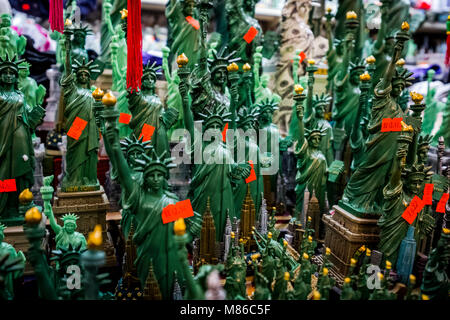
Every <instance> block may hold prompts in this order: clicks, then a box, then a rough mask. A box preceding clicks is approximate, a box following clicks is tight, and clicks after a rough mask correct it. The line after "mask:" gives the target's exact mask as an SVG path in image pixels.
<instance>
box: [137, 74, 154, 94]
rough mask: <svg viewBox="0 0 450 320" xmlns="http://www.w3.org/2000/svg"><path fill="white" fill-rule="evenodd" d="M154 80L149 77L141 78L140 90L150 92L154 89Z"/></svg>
mask: <svg viewBox="0 0 450 320" xmlns="http://www.w3.org/2000/svg"><path fill="white" fill-rule="evenodd" d="M155 82H156V79H155V78H154V77H153V76H151V75H145V76H144V77H142V84H141V86H142V89H144V90H150V89H154V88H155Z"/></svg>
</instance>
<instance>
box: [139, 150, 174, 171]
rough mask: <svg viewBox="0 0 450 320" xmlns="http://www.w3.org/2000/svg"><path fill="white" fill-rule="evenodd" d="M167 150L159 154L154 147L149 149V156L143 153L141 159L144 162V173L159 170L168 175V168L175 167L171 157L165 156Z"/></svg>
mask: <svg viewBox="0 0 450 320" xmlns="http://www.w3.org/2000/svg"><path fill="white" fill-rule="evenodd" d="M166 153H167V151H164V152H163V153H162V154H161V155H158V154H157V153H156V151H155V149H153V148H152V149H151V151H150V156H148V155H146V154H143V155H142V157H143V161H144V163H145V167H144V175H147V174H148V173H150V172H152V171H154V170H159V171H162V172H164V173H165V174H166V177H168V176H169V169H171V168H174V167H176V165H175V164H174V163H172V160H173V158H169V157H165V155H166Z"/></svg>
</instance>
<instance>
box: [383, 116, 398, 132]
mask: <svg viewBox="0 0 450 320" xmlns="http://www.w3.org/2000/svg"><path fill="white" fill-rule="evenodd" d="M402 120H403V118H393V119H391V118H384V119H383V120H382V121H381V132H396V131H402V124H401V122H402Z"/></svg>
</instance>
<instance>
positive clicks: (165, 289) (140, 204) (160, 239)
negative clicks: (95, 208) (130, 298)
mask: <svg viewBox="0 0 450 320" xmlns="http://www.w3.org/2000/svg"><path fill="white" fill-rule="evenodd" d="M125 192H126V191H125ZM176 202H178V198H177V196H176V195H175V194H173V193H170V192H168V191H164V193H163V195H162V196H161V197H160V198H156V197H154V196H152V195H151V194H150V193H149V192H148V191H146V190H145V189H144V188H143V187H142V185H141V184H139V183H137V182H134V183H133V189H132V191H131V192H130V194H128V193H127V201H126V202H125V203H123V204H122V205H123V207H124V209H125V210H128V211H129V212H130V213H132V214H133V215H134V217H135V221H136V225H134V228H135V231H134V237H133V242H134V243H135V244H136V246H137V258H136V261H135V264H136V267H137V273H138V277H139V279H140V281H141V285H142V287H144V286H145V282H146V280H147V277H148V271H149V268H150V262H152V264H153V268H154V269H153V270H154V273H155V277H156V279H157V280H158V284H159V288H160V290H161V294H162V297H163V299H165V300H166V299H171V296H172V288H173V284H174V280H175V278H174V272H175V271H176V272H177V279H178V281H180V282H181V283H182V282H184V279H183V277H182V275H183V273H182V269H181V265H180V263H179V258H178V256H177V247H176V242H175V238H174V232H173V222H169V223H166V224H163V222H162V211H163V209H164V208H165V207H166V206H168V205H169V204H175V203H176Z"/></svg>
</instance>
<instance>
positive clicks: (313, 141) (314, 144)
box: [309, 134, 320, 148]
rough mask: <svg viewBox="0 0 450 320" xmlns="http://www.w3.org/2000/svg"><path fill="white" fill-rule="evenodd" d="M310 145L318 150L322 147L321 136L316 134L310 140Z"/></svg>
mask: <svg viewBox="0 0 450 320" xmlns="http://www.w3.org/2000/svg"><path fill="white" fill-rule="evenodd" d="M309 144H310V145H311V147H313V148H318V147H319V145H320V135H318V134H315V135H313V136H312V137H311V138H309Z"/></svg>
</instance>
